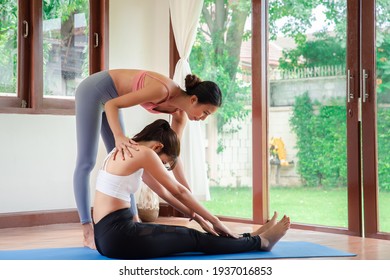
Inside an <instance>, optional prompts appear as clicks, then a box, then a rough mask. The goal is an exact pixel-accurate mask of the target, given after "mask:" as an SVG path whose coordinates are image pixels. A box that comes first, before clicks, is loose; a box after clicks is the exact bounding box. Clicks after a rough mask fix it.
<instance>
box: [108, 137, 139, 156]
mask: <svg viewBox="0 0 390 280" xmlns="http://www.w3.org/2000/svg"><path fill="white" fill-rule="evenodd" d="M132 150H133V151H138V150H139V149H138V143H137V142H135V141H134V140H132V139H130V138H129V137H126V136H120V137H117V138H115V152H114V157H113V159H114V160H115V159H116V157H117V155H118V153H119V155H120V156H121V157H122V159H123V160H124V159H125V153H126V154H127V155H128V156H129V157H133V154H132Z"/></svg>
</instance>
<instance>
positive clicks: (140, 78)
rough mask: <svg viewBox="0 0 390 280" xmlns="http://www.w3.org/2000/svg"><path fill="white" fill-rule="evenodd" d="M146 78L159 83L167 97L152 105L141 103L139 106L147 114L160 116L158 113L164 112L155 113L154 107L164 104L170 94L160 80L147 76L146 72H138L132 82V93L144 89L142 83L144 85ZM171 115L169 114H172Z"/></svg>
mask: <svg viewBox="0 0 390 280" xmlns="http://www.w3.org/2000/svg"><path fill="white" fill-rule="evenodd" d="M146 76H148V77H150V78H152V79H155V80H157V81H159V82H161V83H162V84H163V85H164V87H165V88H166V89H167V91H168V95H167V97H166V98H165V99H163V100H161V101H160V102H158V103H154V102H145V103H142V104H140V105H141V106H142V107H144V108H145V109H146V110H147V111H148V112H150V113H153V114H160V113H164V112H160V111H157V110H155V108H156V107H158V106H159V105H161V104H162V103H164V102H165V101H167V100H168V99H169V97H170V92H169V89H168V86H167V85H166V84H165V83H164V82H163V81H161V80H160V79H158V78H156V77H153V76H151V75H149V74H148V73H147V71H140V72H139V73H138V74H137V75H136V76H135V77H134V82H133V91H137V90H140V89H142V88H143V87H144V83H145V77H146ZM176 111H179V109H176V110H175V111H174V112H176ZM174 112H172V113H174ZM172 113H171V114H172Z"/></svg>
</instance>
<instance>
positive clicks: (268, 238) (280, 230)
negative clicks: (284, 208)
mask: <svg viewBox="0 0 390 280" xmlns="http://www.w3.org/2000/svg"><path fill="white" fill-rule="evenodd" d="M289 228H290V218H289V217H287V216H286V215H284V216H283V218H282V219H281V220H280V221H279V222H278V223H277V224H276V225H274V226H273V227H271V228H270V229H268V230H267V231H266V232H263V233H262V234H260V235H259V236H260V238H261V249H260V250H262V251H271V249H272V247H274V245H275V244H276V243H277V242H278V241H279V240H280V239H281V238H282V237H283V236H284V235H285V234H286V232H287V230H288V229H289Z"/></svg>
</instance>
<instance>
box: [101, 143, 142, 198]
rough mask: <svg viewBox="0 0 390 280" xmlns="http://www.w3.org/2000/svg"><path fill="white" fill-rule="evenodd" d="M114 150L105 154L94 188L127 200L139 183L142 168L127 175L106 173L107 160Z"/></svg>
mask: <svg viewBox="0 0 390 280" xmlns="http://www.w3.org/2000/svg"><path fill="white" fill-rule="evenodd" d="M114 151H115V149H114V150H113V151H112V152H110V153H109V154H108V155H107V157H106V159H105V160H104V162H103V167H102V169H100V170H99V174H98V176H97V179H96V190H97V191H99V192H102V193H104V194H106V195H109V196H112V197H115V198H118V199H121V200H124V201H126V202H129V201H130V194H132V193H135V192H136V191H137V190H138V188H139V187H140V185H141V181H142V180H141V177H142V173H143V171H144V169H143V168H141V169H138V170H137V171H136V172H134V173H133V174H130V175H127V176H119V175H114V174H111V173H108V172H107V171H106V166H107V162H108V160H109V158H110V157H111V155H112V153H113V152H114Z"/></svg>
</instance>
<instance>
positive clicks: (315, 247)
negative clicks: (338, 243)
mask: <svg viewBox="0 0 390 280" xmlns="http://www.w3.org/2000/svg"><path fill="white" fill-rule="evenodd" d="M353 256H356V254H353V253H348V252H344V251H340V250H337V249H333V248H330V247H327V246H322V245H319V244H315V243H311V242H300V241H299V242H297V241H294V242H293V241H281V242H279V243H278V244H276V245H275V247H274V248H273V249H272V251H271V252H262V251H252V252H245V253H238V254H220V255H205V254H201V253H184V254H178V255H172V256H167V257H163V258H156V259H158V260H245V259H248V260H249V259H286V258H322V257H353ZM0 260H110V259H109V258H107V257H104V256H102V255H100V254H99V253H98V252H97V251H96V250H91V249H88V248H82V247H71V248H49V249H31V250H12V251H10V250H7V251H1V250H0Z"/></svg>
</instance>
